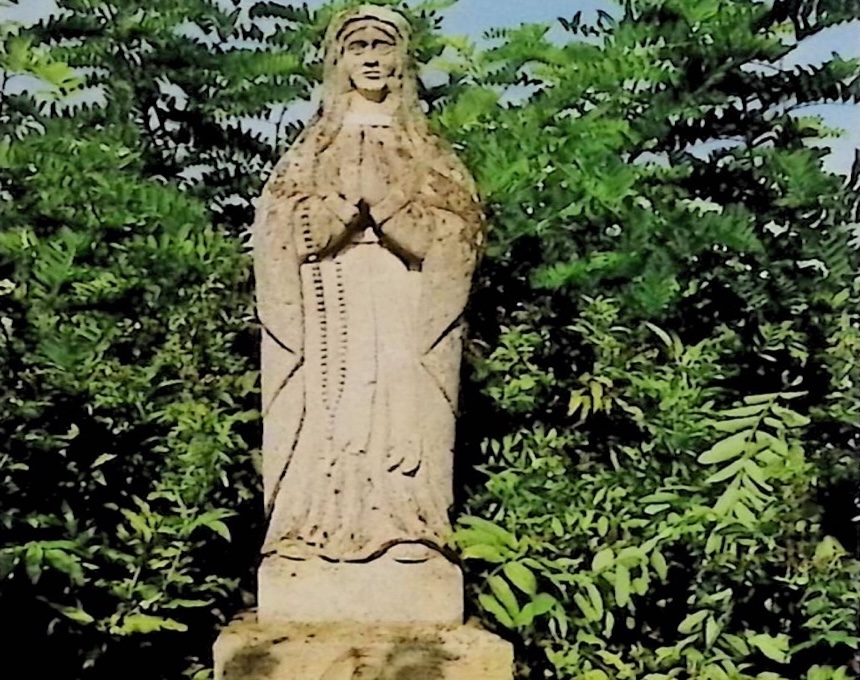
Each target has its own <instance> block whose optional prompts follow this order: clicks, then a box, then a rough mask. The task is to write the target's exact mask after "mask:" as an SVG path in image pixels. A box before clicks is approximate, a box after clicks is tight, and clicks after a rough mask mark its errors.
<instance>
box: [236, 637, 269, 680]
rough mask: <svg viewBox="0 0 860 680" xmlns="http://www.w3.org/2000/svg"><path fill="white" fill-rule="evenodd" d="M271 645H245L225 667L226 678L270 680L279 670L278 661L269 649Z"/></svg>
mask: <svg viewBox="0 0 860 680" xmlns="http://www.w3.org/2000/svg"><path fill="white" fill-rule="evenodd" d="M269 647H270V645H267V644H263V645H254V646H249V647H245V648H244V649H242V650H240V651H239V652H238V653H237V654H236V656H234V657H233V658H232V659H230V661H228V662H227V665H226V666H225V668H224V680H268V679H269V678H272V676H273V674H274V672H275V671H276V670H277V667H278V662H277V660H276V659H275V658H274V657H273V656H272V654H271V652H270V651H269Z"/></svg>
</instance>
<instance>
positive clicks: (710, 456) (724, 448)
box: [698, 430, 752, 465]
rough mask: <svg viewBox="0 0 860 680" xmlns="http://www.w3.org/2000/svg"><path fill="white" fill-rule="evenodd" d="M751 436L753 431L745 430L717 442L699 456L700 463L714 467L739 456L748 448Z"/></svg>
mask: <svg viewBox="0 0 860 680" xmlns="http://www.w3.org/2000/svg"><path fill="white" fill-rule="evenodd" d="M751 434H752V431H751V430H744V431H742V432H738V433H737V434H733V435H732V436H731V437H727V438H726V439H723V440H721V441H719V442H717V443H716V444H714V445H713V446H712V447H711V448H710V449H708V450H707V451H705V453H703V454H702V455H701V456H699V458H698V461H699V462H700V463H702V464H703V465H714V464H716V463H722V462H723V461H727V460H730V459H732V458H734V457H736V456H739V455H740V454H741V453H743V451H744V449H745V448H746V444H747V441H748V440H749V437H750V435H751Z"/></svg>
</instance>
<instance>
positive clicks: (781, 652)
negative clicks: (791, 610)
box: [747, 633, 789, 663]
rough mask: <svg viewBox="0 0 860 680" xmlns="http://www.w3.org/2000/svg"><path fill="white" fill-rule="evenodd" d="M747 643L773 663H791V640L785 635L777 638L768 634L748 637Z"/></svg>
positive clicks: (782, 634) (781, 634)
mask: <svg viewBox="0 0 860 680" xmlns="http://www.w3.org/2000/svg"><path fill="white" fill-rule="evenodd" d="M747 642H749V643H750V644H751V645H752V646H753V647H755V648H756V649H758V650H759V651H760V652H761V653H762V654H764V655H765V656H766V657H767V658H768V659H770V660H772V661H776V662H777V663H788V662H789V655H788V647H789V639H788V636H787V635H785V634H784V633H780V634H779V635H775V636H774V635H768V634H766V633H758V634H755V635H747Z"/></svg>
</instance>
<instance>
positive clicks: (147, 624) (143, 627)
mask: <svg viewBox="0 0 860 680" xmlns="http://www.w3.org/2000/svg"><path fill="white" fill-rule="evenodd" d="M157 630H175V631H179V632H184V631H186V630H188V626H186V625H185V624H184V623H180V622H179V621H174V620H173V619H166V618H163V617H161V616H151V615H149V614H131V615H129V616H126V617H125V618H124V619H123V621H122V625H121V626H120V627H119V628H118V630H117V632H119V633H124V634H133V633H152V632H155V631H157Z"/></svg>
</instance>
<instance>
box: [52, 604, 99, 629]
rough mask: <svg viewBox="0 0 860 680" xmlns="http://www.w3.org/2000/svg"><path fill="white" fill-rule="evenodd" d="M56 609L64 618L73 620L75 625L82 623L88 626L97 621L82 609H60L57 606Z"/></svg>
mask: <svg viewBox="0 0 860 680" xmlns="http://www.w3.org/2000/svg"><path fill="white" fill-rule="evenodd" d="M55 608H56V610H57V611H58V612H60V613H61V614H62V615H63V616H65V617H66V618H68V619H71V620H72V621H74V622H75V623H80V624H82V625H85V626H86V625H88V624H90V623H94V622H95V619H94V618H93V617H92V616H90V615H89V614H87V613H86V612H85V611H84V610H83V609H81V608H80V607H58V606H56V605H55Z"/></svg>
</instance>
